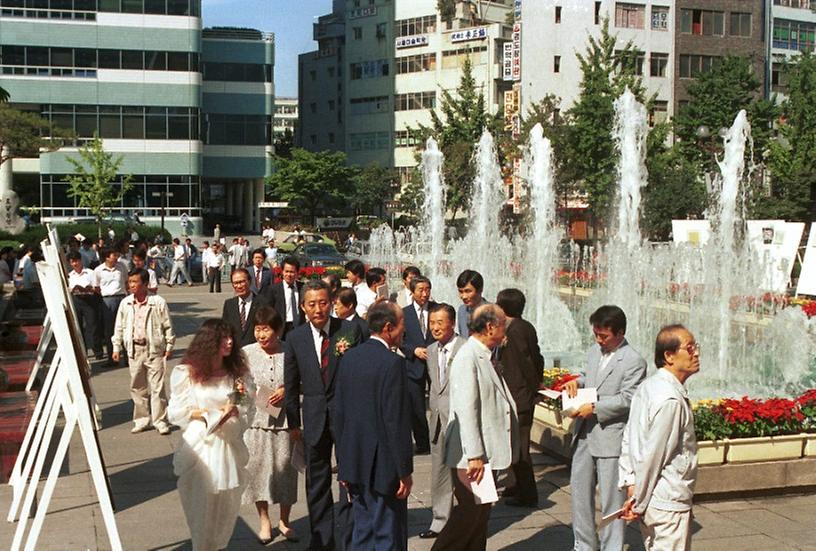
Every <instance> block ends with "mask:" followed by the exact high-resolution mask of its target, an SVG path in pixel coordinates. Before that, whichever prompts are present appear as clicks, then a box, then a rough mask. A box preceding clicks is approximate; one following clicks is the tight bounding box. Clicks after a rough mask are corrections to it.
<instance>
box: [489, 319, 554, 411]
mask: <svg viewBox="0 0 816 551" xmlns="http://www.w3.org/2000/svg"><path fill="white" fill-rule="evenodd" d="M499 362H501V366H502V376H503V377H504V380H505V382H506V383H507V387H508V388H509V389H510V394H512V395H513V399H514V400H515V401H516V408H518V413H519V415H521V414H528V415H529V414H530V413H532V411H533V404H534V403H535V399H536V396H537V395H538V387H539V385H540V384H541V378H542V375H543V374H544V358H543V356H541V350H540V349H539V347H538V335H537V334H536V330H535V327H533V324H531V323H530V322H529V321H527V320H525V319H522V318H514V319H513V320H512V321H511V322H510V325H509V326H508V327H507V333H506V340H505V344H504V346H503V347H502V348H500V349H499Z"/></svg>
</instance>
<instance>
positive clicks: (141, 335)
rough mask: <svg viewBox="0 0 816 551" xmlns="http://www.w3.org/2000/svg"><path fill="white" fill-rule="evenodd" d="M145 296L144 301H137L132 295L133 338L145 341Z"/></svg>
mask: <svg viewBox="0 0 816 551" xmlns="http://www.w3.org/2000/svg"><path fill="white" fill-rule="evenodd" d="M148 310H149V308H148V307H147V297H145V300H144V302H139V301H138V300H136V297H135V296H134V297H133V340H134V341H139V342H145V341H147V311H148Z"/></svg>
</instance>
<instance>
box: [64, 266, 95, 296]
mask: <svg viewBox="0 0 816 551" xmlns="http://www.w3.org/2000/svg"><path fill="white" fill-rule="evenodd" d="M88 286H91V287H97V283H96V277H95V274H94V272H93V270H89V269H88V268H83V269H82V271H81V272H77V271H76V270H71V271H70V272H68V289H70V290H71V291H73V290H74V287H81V288H82V289H83V292H84V290H85V289H84V288H85V287H88Z"/></svg>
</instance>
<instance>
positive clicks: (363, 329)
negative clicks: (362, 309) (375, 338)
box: [346, 314, 371, 342]
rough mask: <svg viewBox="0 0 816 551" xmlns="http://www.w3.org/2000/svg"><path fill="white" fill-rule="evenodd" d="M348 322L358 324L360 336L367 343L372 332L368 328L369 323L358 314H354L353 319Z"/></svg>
mask: <svg viewBox="0 0 816 551" xmlns="http://www.w3.org/2000/svg"><path fill="white" fill-rule="evenodd" d="M346 321H348V322H350V323H355V324H357V327H359V328H360V334H361V335H362V337H363V342H365V341H367V340H368V338H369V337H370V336H371V330H370V329H369V328H368V322H367V321H366V320H364V319H363V318H361V317H360V316H358V315H357V314H354V317H353V318H352V319H350V320H346Z"/></svg>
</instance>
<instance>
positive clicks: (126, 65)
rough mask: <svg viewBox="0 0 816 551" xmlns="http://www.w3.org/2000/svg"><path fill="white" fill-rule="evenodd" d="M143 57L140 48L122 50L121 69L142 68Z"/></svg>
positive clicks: (138, 69) (139, 69)
mask: <svg viewBox="0 0 816 551" xmlns="http://www.w3.org/2000/svg"><path fill="white" fill-rule="evenodd" d="M143 57H144V56H143V52H142V51H141V50H122V69H133V70H137V71H141V70H142V69H144V59H143Z"/></svg>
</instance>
